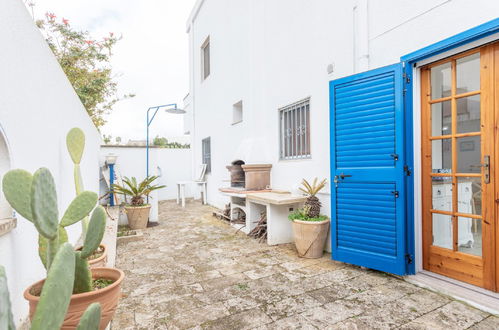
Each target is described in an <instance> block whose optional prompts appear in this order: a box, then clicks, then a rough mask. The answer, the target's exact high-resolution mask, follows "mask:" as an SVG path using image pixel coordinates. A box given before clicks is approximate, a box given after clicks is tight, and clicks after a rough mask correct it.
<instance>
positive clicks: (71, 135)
mask: <svg viewBox="0 0 499 330" xmlns="http://www.w3.org/2000/svg"><path fill="white" fill-rule="evenodd" d="M66 147H67V149H68V152H69V156H70V157H71V160H72V161H73V168H74V169H73V176H74V183H75V190H76V195H77V196H78V195H80V194H81V193H83V192H84V188H83V180H82V177H81V170H80V162H81V158H82V156H83V151H84V150H85V133H84V132H83V131H82V130H81V129H80V128H78V127H74V128H72V129H70V130H69V132H68V134H67V135H66ZM88 221H89V219H88V216H87V217H84V218H83V219H82V220H81V225H82V231H81V241H82V242H83V241H84V239H85V235H86V233H87V226H88ZM62 234H64V233H62ZM77 250H81V247H79V248H78V249H77ZM87 259H88V263H89V264H90V268H95V267H106V264H107V249H106V246H105V245H104V244H100V245H99V247H98V248H97V250H96V251H95V252H94V253H92V254H91V255H90V256H88V258H87Z"/></svg>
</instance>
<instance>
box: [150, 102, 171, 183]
mask: <svg viewBox="0 0 499 330" xmlns="http://www.w3.org/2000/svg"><path fill="white" fill-rule="evenodd" d="M165 107H173V109H177V103H171V104H164V105H158V106H155V107H150V108H149V109H147V121H146V127H147V128H146V131H147V132H146V178H147V177H149V126H151V123H152V121H153V120H154V117H156V114H157V113H158V110H159V109H161V108H165ZM151 110H154V114H153V115H152V117H151V119H149V111H151Z"/></svg>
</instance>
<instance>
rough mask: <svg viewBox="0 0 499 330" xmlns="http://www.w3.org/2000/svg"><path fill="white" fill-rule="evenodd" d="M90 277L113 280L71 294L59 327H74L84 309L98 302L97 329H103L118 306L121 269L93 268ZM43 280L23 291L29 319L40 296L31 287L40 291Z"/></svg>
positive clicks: (64, 329)
mask: <svg viewBox="0 0 499 330" xmlns="http://www.w3.org/2000/svg"><path fill="white" fill-rule="evenodd" d="M92 277H93V278H94V279H95V278H104V279H109V280H113V281H114V282H113V283H112V284H110V285H108V286H106V287H105V288H102V289H99V290H95V291H90V292H85V293H78V294H74V295H72V296H71V301H70V303H69V307H68V311H67V313H66V317H65V319H64V323H63V324H62V327H61V329H63V330H69V329H76V327H77V326H78V323H79V322H80V318H81V316H82V315H83V313H84V312H85V310H86V309H87V307H88V306H89V305H90V304H92V303H94V302H98V303H100V305H101V309H102V314H101V321H100V325H99V329H101V330H104V329H105V328H106V327H107V325H108V324H109V322H110V321H111V319H112V318H113V316H114V312H115V311H116V307H117V306H118V301H119V299H120V297H121V282H123V279H124V277H125V274H124V273H123V272H122V271H121V270H119V269H115V268H93V269H92ZM44 282H45V280H41V281H38V282H36V283H35V284H33V285H31V286H29V287H28V288H27V289H26V290H25V291H24V298H25V299H26V300H28V302H29V318H30V320H32V319H33V316H34V314H35V311H36V306H37V305H38V301H39V300H40V297H37V296H34V295H32V294H31V293H30V292H31V290H32V288H35V289H38V290H37V291H40V290H39V289H40V288H41V287H42V286H43V283H44Z"/></svg>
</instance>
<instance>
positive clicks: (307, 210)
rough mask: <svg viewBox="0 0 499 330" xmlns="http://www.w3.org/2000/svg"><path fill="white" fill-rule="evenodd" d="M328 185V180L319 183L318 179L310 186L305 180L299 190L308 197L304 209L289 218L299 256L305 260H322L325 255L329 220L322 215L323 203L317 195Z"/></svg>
mask: <svg viewBox="0 0 499 330" xmlns="http://www.w3.org/2000/svg"><path fill="white" fill-rule="evenodd" d="M325 185H326V179H324V180H322V181H321V182H318V180H317V178H315V179H314V181H313V183H312V184H310V183H309V182H308V181H307V180H305V179H303V181H302V187H300V188H299V189H300V190H301V191H302V192H303V193H305V194H306V195H307V200H306V201H305V203H304V206H303V208H301V209H298V210H296V211H295V212H293V213H291V214H290V215H289V216H288V218H289V220H291V221H293V234H294V239H295V246H296V250H297V251H298V256H300V257H303V258H320V257H322V255H323V253H324V246H325V244H326V239H327V235H328V232H329V218H328V217H327V216H325V215H321V214H320V210H321V206H322V205H321V202H320V200H319V198H317V196H316V195H317V193H318V192H319V191H321V190H322V189H323V188H324V187H325Z"/></svg>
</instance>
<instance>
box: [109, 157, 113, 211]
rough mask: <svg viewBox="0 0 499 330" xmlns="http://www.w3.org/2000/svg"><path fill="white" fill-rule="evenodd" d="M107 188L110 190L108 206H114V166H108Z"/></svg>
mask: <svg viewBox="0 0 499 330" xmlns="http://www.w3.org/2000/svg"><path fill="white" fill-rule="evenodd" d="M108 166H109V186H110V187H111V189H110V190H109V205H110V206H114V191H113V184H114V164H109V165H108Z"/></svg>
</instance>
